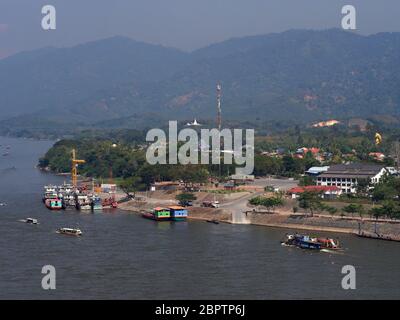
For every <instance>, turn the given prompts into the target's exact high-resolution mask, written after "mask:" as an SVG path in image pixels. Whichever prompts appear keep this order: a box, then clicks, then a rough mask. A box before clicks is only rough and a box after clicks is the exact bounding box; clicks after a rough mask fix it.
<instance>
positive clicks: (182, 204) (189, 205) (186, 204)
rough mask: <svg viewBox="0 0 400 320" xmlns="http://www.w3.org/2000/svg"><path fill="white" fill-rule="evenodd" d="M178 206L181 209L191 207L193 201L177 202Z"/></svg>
mask: <svg viewBox="0 0 400 320" xmlns="http://www.w3.org/2000/svg"><path fill="white" fill-rule="evenodd" d="M179 205H181V206H182V207H192V206H193V201H190V200H183V201H179Z"/></svg>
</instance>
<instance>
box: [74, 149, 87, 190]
mask: <svg viewBox="0 0 400 320" xmlns="http://www.w3.org/2000/svg"><path fill="white" fill-rule="evenodd" d="M75 157H76V152H75V149H72V170H71V180H72V184H73V185H74V187H76V186H77V181H78V164H82V163H85V162H86V161H85V160H78V159H76V158H75Z"/></svg>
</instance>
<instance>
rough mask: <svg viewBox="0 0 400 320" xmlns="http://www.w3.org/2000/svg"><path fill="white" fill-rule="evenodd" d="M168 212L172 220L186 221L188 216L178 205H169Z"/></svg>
mask: <svg viewBox="0 0 400 320" xmlns="http://www.w3.org/2000/svg"><path fill="white" fill-rule="evenodd" d="M169 212H170V214H171V220H172V221H186V218H187V216H188V211H187V210H186V209H185V208H183V207H180V206H172V207H169Z"/></svg>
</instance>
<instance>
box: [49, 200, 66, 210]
mask: <svg viewBox="0 0 400 320" xmlns="http://www.w3.org/2000/svg"><path fill="white" fill-rule="evenodd" d="M45 205H46V207H47V208H48V209H50V210H61V209H62V208H63V203H62V201H61V200H60V199H58V198H56V199H47V200H46V201H45Z"/></svg>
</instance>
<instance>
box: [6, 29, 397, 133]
mask: <svg viewBox="0 0 400 320" xmlns="http://www.w3.org/2000/svg"><path fill="white" fill-rule="evenodd" d="M217 81H220V82H221V83H222V86H223V115H224V119H225V120H239V121H248V122H250V123H251V122H253V123H256V124H258V125H260V124H262V123H263V122H265V121H270V120H278V121H281V120H288V121H299V122H308V121H314V120H317V119H326V118H331V117H336V118H351V117H362V118H368V117H372V116H377V115H378V116H379V115H394V116H399V115H400V108H399V106H400V90H399V89H400V33H380V34H376V35H371V36H360V35H358V34H355V33H350V32H344V31H341V30H336V29H333V30H325V31H307V30H293V31H287V32H283V33H279V34H270V35H261V36H252V37H244V38H236V39H231V40H228V41H224V42H221V43H217V44H214V45H211V46H209V47H206V48H202V49H199V50H197V51H194V52H192V53H186V52H182V51H179V50H176V49H173V48H166V47H162V46H156V45H151V44H146V43H141V42H137V41H134V40H131V39H128V38H123V37H114V38H109V39H105V40H100V41H95V42H91V43H87V44H82V45H79V46H75V47H72V48H61V49H58V48H46V49H42V50H37V51H33V52H25V53H22V54H17V55H15V56H12V57H9V58H6V59H3V60H0V97H1V98H0V110H1V115H0V118H1V119H7V121H5V122H4V121H3V122H1V123H0V125H1V127H2V128H4V127H7V126H11V127H15V126H23V127H24V128H25V129H29V128H30V127H32V128H35V126H36V127H40V128H43V127H48V128H52V127H54V128H58V127H61V128H62V127H65V125H66V124H67V125H68V126H81V127H85V126H102V127H121V126H122V127H131V128H140V127H144V126H152V125H158V124H159V123H161V122H163V121H165V120H166V119H191V118H194V117H196V118H197V119H198V120H203V121H206V120H210V119H214V118H215V84H216V82H217ZM21 116H22V117H21ZM29 119H35V121H30V120H29Z"/></svg>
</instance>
